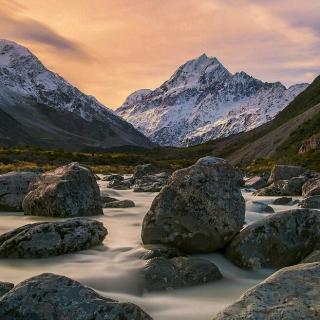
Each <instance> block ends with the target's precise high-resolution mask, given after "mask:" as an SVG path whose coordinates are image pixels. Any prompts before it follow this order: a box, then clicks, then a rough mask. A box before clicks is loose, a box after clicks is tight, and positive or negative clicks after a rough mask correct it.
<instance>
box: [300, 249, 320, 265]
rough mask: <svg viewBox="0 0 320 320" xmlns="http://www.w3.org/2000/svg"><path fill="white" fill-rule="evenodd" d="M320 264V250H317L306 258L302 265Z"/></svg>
mask: <svg viewBox="0 0 320 320" xmlns="http://www.w3.org/2000/svg"><path fill="white" fill-rule="evenodd" d="M311 262H320V250H315V251H313V252H312V253H310V254H309V255H308V256H306V257H305V258H304V259H303V260H302V261H301V263H311Z"/></svg>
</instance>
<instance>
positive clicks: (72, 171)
mask: <svg viewBox="0 0 320 320" xmlns="http://www.w3.org/2000/svg"><path fill="white" fill-rule="evenodd" d="M22 206H23V210H24V212H25V214H26V215H34V216H52V217H77V216H95V215H102V214H103V212H102V207H101V199H100V190H99V187H98V184H97V182H96V179H95V177H94V175H93V173H92V171H91V170H90V169H89V168H87V167H84V166H81V165H80V164H79V163H76V162H73V163H70V164H68V165H66V166H62V167H59V168H57V169H55V170H52V171H48V172H45V173H43V174H41V175H39V176H38V177H37V178H36V179H35V180H34V181H33V182H32V183H31V184H30V186H29V192H28V194H27V195H26V197H25V199H24V200H23V203H22Z"/></svg>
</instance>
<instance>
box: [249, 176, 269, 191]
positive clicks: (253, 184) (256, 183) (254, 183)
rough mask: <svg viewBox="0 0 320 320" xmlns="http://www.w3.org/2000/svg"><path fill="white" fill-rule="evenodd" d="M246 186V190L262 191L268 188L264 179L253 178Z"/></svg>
mask: <svg viewBox="0 0 320 320" xmlns="http://www.w3.org/2000/svg"><path fill="white" fill-rule="evenodd" d="M244 186H245V187H246V188H253V189H261V188H264V187H266V186H267V180H266V179H265V178H264V177H260V176H253V177H251V178H249V179H248V180H247V181H246V182H245V184H244Z"/></svg>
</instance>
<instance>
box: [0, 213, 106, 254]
mask: <svg viewBox="0 0 320 320" xmlns="http://www.w3.org/2000/svg"><path fill="white" fill-rule="evenodd" d="M107 233H108V232H107V229H106V228H105V227H104V226H103V224H102V223H101V222H99V221H95V220H91V219H86V218H81V219H80V218H74V219H67V220H64V221H56V222H40V223H33V224H27V225H25V226H22V227H20V228H17V229H14V230H13V231H10V232H7V233H4V234H2V235H0V258H44V257H50V256H58V255H61V254H65V253H71V252H75V251H80V250H86V249H89V248H91V247H94V246H97V245H100V244H102V241H103V240H104V238H105V237H106V235H107Z"/></svg>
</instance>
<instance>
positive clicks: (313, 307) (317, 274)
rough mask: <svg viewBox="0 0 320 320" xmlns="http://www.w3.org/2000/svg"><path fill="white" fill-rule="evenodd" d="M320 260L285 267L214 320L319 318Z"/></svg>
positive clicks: (245, 294)
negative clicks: (318, 261)
mask: <svg viewBox="0 0 320 320" xmlns="http://www.w3.org/2000/svg"><path fill="white" fill-rule="evenodd" d="M319 279H320V263H307V264H299V265H295V266H292V267H288V268H283V269H281V270H279V271H278V272H276V273H274V274H273V275H271V276H270V277H269V278H267V279H266V280H265V281H263V282H262V283H260V284H258V285H257V286H255V287H253V288H251V289H249V290H248V291H246V292H245V293H244V294H243V295H242V296H241V297H240V298H239V300H238V301H236V302H235V303H234V304H232V305H231V306H229V307H227V308H226V309H224V310H223V311H222V312H220V313H219V314H218V315H217V316H215V317H214V318H213V320H266V319H270V320H302V319H308V320H319V318H320V303H319V301H320V290H319Z"/></svg>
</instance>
